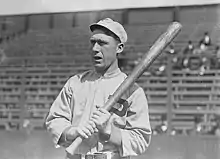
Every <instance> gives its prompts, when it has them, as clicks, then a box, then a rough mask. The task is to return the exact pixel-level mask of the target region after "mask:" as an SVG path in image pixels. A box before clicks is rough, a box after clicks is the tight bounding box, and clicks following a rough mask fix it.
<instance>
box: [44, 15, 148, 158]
mask: <svg viewBox="0 0 220 159" xmlns="http://www.w3.org/2000/svg"><path fill="white" fill-rule="evenodd" d="M90 30H91V32H92V36H91V38H90V42H91V57H92V60H93V64H94V69H93V70H89V71H87V72H84V73H81V74H77V75H75V76H73V77H71V78H70V79H69V80H68V81H67V83H66V84H65V85H64V87H63V88H62V90H61V92H60V93H59V95H58V96H57V98H56V100H55V101H54V103H53V104H52V106H51V108H50V111H49V114H48V117H47V119H46V127H47V128H48V130H49V132H50V133H51V134H52V135H53V139H54V142H55V144H56V145H57V146H63V147H68V146H69V145H70V144H71V143H72V142H73V141H74V139H75V138H77V137H78V136H80V137H82V138H83V139H84V140H83V142H82V143H81V145H80V146H79V147H78V148H77V151H76V153H75V154H74V155H70V154H67V158H73V159H76V158H83V156H84V155H85V154H87V155H88V154H95V153H97V152H102V153H103V154H107V155H108V158H111V159H118V158H122V157H125V158H129V157H130V156H136V155H139V154H141V153H143V152H145V150H146V149H147V147H148V146H149V143H150V138H151V128H150V123H149V114H148V103H147V99H146V96H145V93H144V91H143V89H142V88H141V87H139V86H138V85H137V84H134V85H133V86H132V87H131V88H130V89H128V90H127V92H125V95H124V96H123V97H122V99H123V100H122V101H126V102H124V103H127V104H128V106H129V108H128V110H127V112H126V115H125V116H123V117H120V116H118V115H116V114H114V113H112V112H111V113H110V112H108V111H106V110H105V109H103V108H102V106H104V104H105V103H106V102H107V100H108V98H109V96H110V95H112V94H113V93H114V92H115V91H116V89H117V88H118V86H119V85H120V84H121V83H122V82H123V81H124V79H125V78H126V75H125V74H124V73H122V72H121V71H120V69H119V67H118V59H117V56H118V54H120V53H122V51H123V49H124V44H125V42H126V41H127V33H126V31H125V30H124V28H123V26H122V25H121V24H119V23H118V22H115V21H113V20H112V19H110V18H106V19H104V20H101V21H99V22H98V23H95V24H92V25H91V26H90ZM109 156H110V157H109ZM84 157H85V156H84Z"/></svg>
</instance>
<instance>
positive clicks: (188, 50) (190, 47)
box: [183, 40, 194, 55]
mask: <svg viewBox="0 0 220 159" xmlns="http://www.w3.org/2000/svg"><path fill="white" fill-rule="evenodd" d="M193 50H194V45H193V43H192V41H191V40H189V41H188V45H187V47H186V48H185V49H184V51H183V54H184V55H186V54H191V53H192V52H193Z"/></svg>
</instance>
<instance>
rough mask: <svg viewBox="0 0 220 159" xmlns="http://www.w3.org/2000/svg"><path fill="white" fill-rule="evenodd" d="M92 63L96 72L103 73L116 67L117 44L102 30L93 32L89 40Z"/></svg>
mask: <svg viewBox="0 0 220 159" xmlns="http://www.w3.org/2000/svg"><path fill="white" fill-rule="evenodd" d="M90 43H91V51H92V61H93V64H94V66H95V69H96V70H98V71H99V70H100V71H104V70H108V69H115V67H117V66H118V65H117V53H118V45H119V42H118V41H117V40H115V39H114V38H113V37H112V36H110V35H107V34H106V33H105V32H104V31H103V30H101V29H97V30H94V31H93V33H92V36H91V38H90Z"/></svg>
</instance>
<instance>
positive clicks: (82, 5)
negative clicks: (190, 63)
mask: <svg viewBox="0 0 220 159" xmlns="http://www.w3.org/2000/svg"><path fill="white" fill-rule="evenodd" d="M206 4H220V0H185V1H182V0H154V1H146V0H136V1H134V0H120V1H118V0H108V1H107V0H105V1H103V0H78V1H77V2H76V1H73V0H41V1H39V0H31V1H30V0H16V1H15V0H0V15H16V14H30V13H31V14H32V13H51V12H79V11H92V10H108V9H123V8H143V7H144V8H147V7H150V8H152V7H167V6H189V5H206Z"/></svg>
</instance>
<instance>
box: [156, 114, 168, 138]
mask: <svg viewBox="0 0 220 159" xmlns="http://www.w3.org/2000/svg"><path fill="white" fill-rule="evenodd" d="M167 129H168V123H167V118H166V115H164V114H163V115H162V116H161V124H159V125H157V126H156V127H155V129H154V132H155V134H165V133H166V132H167Z"/></svg>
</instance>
